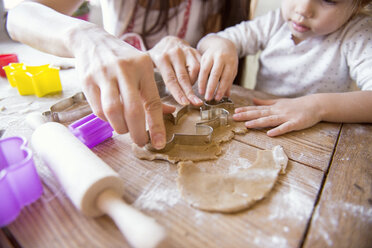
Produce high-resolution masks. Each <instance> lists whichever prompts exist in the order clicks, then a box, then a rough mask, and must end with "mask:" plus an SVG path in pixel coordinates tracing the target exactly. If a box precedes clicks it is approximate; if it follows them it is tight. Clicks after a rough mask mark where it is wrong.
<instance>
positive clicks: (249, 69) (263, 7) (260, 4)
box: [241, 0, 281, 89]
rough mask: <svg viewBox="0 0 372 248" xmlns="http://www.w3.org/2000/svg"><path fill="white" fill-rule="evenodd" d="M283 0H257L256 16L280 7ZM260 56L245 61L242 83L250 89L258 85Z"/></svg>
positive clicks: (249, 57) (251, 56)
mask: <svg viewBox="0 0 372 248" xmlns="http://www.w3.org/2000/svg"><path fill="white" fill-rule="evenodd" d="M280 3H281V0H257V6H256V9H255V10H254V11H253V13H254V17H257V16H261V15H264V14H266V13H267V12H268V11H270V10H273V9H276V8H279V7H280ZM258 56H259V53H258V54H256V55H249V56H247V57H246V58H245V61H244V71H243V74H242V79H241V85H242V86H243V87H245V88H248V89H254V87H255V85H256V75H257V70H258Z"/></svg>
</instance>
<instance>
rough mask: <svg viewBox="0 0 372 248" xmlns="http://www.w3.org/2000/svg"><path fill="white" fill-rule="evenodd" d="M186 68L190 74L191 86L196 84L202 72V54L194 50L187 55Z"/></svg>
mask: <svg viewBox="0 0 372 248" xmlns="http://www.w3.org/2000/svg"><path fill="white" fill-rule="evenodd" d="M186 67H187V71H188V72H189V77H190V80H191V84H192V85H193V84H195V82H196V80H197V79H198V74H199V71H200V54H199V53H198V51H197V50H195V49H192V50H190V51H189V52H188V53H187V54H186Z"/></svg>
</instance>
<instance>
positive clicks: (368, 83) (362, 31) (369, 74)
mask: <svg viewBox="0 0 372 248" xmlns="http://www.w3.org/2000/svg"><path fill="white" fill-rule="evenodd" d="M343 52H344V53H346V59H347V64H348V66H349V72H350V77H351V78H352V79H353V80H354V81H355V82H356V84H357V85H358V87H359V88H360V89H361V90H372V17H364V18H361V19H360V20H358V21H356V22H353V23H352V27H350V29H348V31H347V33H346V35H345V40H344V45H343Z"/></svg>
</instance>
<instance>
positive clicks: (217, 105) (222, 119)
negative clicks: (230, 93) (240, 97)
mask: <svg viewBox="0 0 372 248" xmlns="http://www.w3.org/2000/svg"><path fill="white" fill-rule="evenodd" d="M232 111H234V103H233V101H232V100H231V99H229V98H228V97H223V98H222V99H221V100H220V101H216V100H211V101H207V102H204V104H203V105H202V106H201V107H200V119H201V120H202V122H200V123H203V124H204V125H208V126H211V127H213V128H216V127H219V126H226V125H227V124H228V121H229V120H228V118H229V115H230V113H231V112H232Z"/></svg>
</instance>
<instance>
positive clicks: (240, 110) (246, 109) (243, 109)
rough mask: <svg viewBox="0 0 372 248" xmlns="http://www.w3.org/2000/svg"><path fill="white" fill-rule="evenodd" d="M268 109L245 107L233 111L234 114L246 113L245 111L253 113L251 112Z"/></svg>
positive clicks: (264, 107) (263, 107)
mask: <svg viewBox="0 0 372 248" xmlns="http://www.w3.org/2000/svg"><path fill="white" fill-rule="evenodd" d="M267 108H268V107H266V106H246V107H239V108H236V109H235V113H236V114H237V113H241V112H246V111H253V110H263V109H267Z"/></svg>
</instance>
